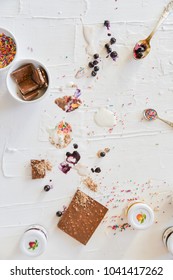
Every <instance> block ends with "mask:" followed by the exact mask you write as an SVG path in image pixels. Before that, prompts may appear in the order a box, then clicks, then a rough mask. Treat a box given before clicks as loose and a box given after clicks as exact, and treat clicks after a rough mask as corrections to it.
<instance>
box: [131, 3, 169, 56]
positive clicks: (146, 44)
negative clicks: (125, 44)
mask: <svg viewBox="0 0 173 280" xmlns="http://www.w3.org/2000/svg"><path fill="white" fill-rule="evenodd" d="M172 11H173V1H171V2H169V3H168V5H167V6H166V7H165V9H164V11H163V13H162V15H161V17H160V19H159V21H158V23H157V24H156V26H155V28H154V29H153V31H152V32H151V33H150V35H149V36H148V37H147V38H146V39H144V40H140V41H139V42H138V43H136V45H135V47H134V49H133V57H134V58H135V59H142V58H144V57H146V56H147V55H148V54H149V52H150V50H151V46H150V40H151V38H152V37H153V35H154V34H155V33H156V31H157V30H158V28H159V27H160V25H161V24H162V23H163V22H164V20H165V19H166V18H167V17H168V15H169V14H170V12H172Z"/></svg>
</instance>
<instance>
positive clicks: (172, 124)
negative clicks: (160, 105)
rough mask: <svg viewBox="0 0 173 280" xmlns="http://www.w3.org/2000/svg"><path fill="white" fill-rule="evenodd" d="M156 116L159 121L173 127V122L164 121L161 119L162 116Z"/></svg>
mask: <svg viewBox="0 0 173 280" xmlns="http://www.w3.org/2000/svg"><path fill="white" fill-rule="evenodd" d="M157 118H158V119H159V120H160V121H162V122H164V123H166V124H168V125H169V126H171V127H173V122H170V121H166V120H164V119H162V118H160V117H157Z"/></svg>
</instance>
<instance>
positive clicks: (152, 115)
mask: <svg viewBox="0 0 173 280" xmlns="http://www.w3.org/2000/svg"><path fill="white" fill-rule="evenodd" d="M144 118H145V119H146V120H147V121H153V120H156V119H159V120H160V121H162V122H164V123H166V124H168V125H169V126H171V127H173V122H170V121H167V120H164V119H162V118H160V117H159V116H158V114H157V111H156V110H154V109H146V110H144Z"/></svg>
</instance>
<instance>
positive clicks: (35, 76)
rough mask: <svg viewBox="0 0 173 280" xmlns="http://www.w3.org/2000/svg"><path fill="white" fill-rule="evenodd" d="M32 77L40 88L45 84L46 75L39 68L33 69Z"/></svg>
mask: <svg viewBox="0 0 173 280" xmlns="http://www.w3.org/2000/svg"><path fill="white" fill-rule="evenodd" d="M32 79H33V81H34V82H35V83H36V84H37V85H39V87H40V88H41V87H43V86H44V84H45V80H44V77H43V75H42V73H41V70H40V69H39V68H36V69H33V74H32Z"/></svg>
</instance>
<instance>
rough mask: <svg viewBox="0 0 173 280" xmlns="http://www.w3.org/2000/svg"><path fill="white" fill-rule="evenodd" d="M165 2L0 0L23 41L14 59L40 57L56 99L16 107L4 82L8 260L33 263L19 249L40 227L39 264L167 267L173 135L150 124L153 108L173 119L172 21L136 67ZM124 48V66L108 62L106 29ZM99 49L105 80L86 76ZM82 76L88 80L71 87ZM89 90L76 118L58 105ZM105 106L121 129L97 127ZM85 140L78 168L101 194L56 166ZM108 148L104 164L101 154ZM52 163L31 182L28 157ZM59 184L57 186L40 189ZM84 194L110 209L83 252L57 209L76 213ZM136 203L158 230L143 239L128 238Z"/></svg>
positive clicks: (0, 198)
mask: <svg viewBox="0 0 173 280" xmlns="http://www.w3.org/2000/svg"><path fill="white" fill-rule="evenodd" d="M167 2H168V1H166V0H157V1H156V0H145V1H144V0H131V1H128V0H124V1H120V0H117V1H114V0H109V1H105V0H95V1H92V0H65V1H60V0H44V1H40V0H37V1H35V0H8V1H6V0H1V8H0V17H1V23H0V24H1V26H2V27H4V28H6V29H8V30H10V31H11V32H13V33H14V34H15V36H16V38H17V42H18V44H19V51H18V59H21V58H35V59H37V60H39V61H41V62H43V63H44V64H45V65H46V66H47V67H48V69H49V70H50V74H51V85H50V86H51V89H50V95H49V97H48V98H46V99H45V100H44V101H43V102H40V103H39V102H38V103H36V104H29V105H28V104H20V103H18V102H16V101H15V100H13V99H12V97H11V96H10V95H9V93H8V91H7V89H6V86H5V74H1V73H0V154H1V171H0V178H1V182H0V240H1V242H0V243H1V250H0V258H1V259H26V258H27V257H26V256H24V255H22V253H21V252H20V249H19V241H20V239H21V237H22V234H23V232H24V231H25V230H26V229H27V227H28V226H30V225H32V224H40V225H42V226H44V227H45V228H46V229H47V231H48V235H49V240H48V247H47V250H46V252H45V253H44V254H43V255H41V256H40V257H39V259H171V258H172V257H171V256H170V255H169V254H168V253H167V250H166V249H165V248H164V245H163V243H162V234H163V232H164V230H165V229H166V228H167V227H168V226H172V225H173V214H172V213H173V205H172V204H171V202H172V198H171V192H172V190H173V188H172V183H173V172H172V160H173V145H172V143H173V142H172V140H173V131H172V128H171V127H169V126H168V125H166V124H164V123H162V122H161V121H159V120H156V121H153V122H147V121H145V120H144V119H143V118H142V112H143V110H144V109H146V108H154V109H156V110H157V111H158V114H159V116H160V117H163V118H165V119H167V120H172V121H173V105H172V102H173V76H172V73H173V39H172V38H173V14H171V15H170V16H169V18H168V19H167V20H166V21H165V22H164V24H163V25H162V27H161V28H160V29H159V30H158V32H157V33H156V35H155V36H154V38H153V40H152V42H151V45H152V49H151V53H150V54H149V55H148V57H146V58H145V59H143V60H141V61H136V60H134V59H133V57H132V50H133V47H134V45H135V43H136V42H137V41H138V40H139V39H143V38H146V37H147V35H149V33H150V32H151V30H152V28H153V27H154V26H155V24H156V22H157V20H158V19H159V16H160V15H161V12H162V11H163V8H164V6H165V5H166V4H167ZM105 20H110V22H111V29H110V32H111V34H112V36H113V37H115V38H116V39H117V43H116V44H115V45H114V46H113V48H114V49H115V50H116V51H117V52H118V54H119V58H118V60H117V61H116V62H114V61H112V60H111V59H110V58H106V52H105V50H104V45H105V43H107V42H108V41H109V38H110V37H108V36H107V30H106V28H105V27H104V26H103V22H104V21H105ZM92 52H98V53H100V55H101V63H100V64H99V65H100V68H101V69H100V71H99V73H98V75H97V78H94V77H91V76H90V72H91V71H90V70H88V69H87V65H88V62H89V61H90V60H91V59H92V57H91V54H93V53H92ZM80 67H83V68H85V69H86V74H85V75H84V76H83V77H81V78H80V79H76V78H75V74H76V72H77V71H78V70H79V69H80ZM70 82H73V83H75V84H76V85H77V86H78V88H79V89H81V92H82V95H81V99H82V102H83V104H82V106H81V107H80V108H79V109H78V110H76V111H74V112H71V113H65V112H63V111H62V110H61V109H60V108H59V107H58V106H57V105H56V104H55V103H54V100H55V99H56V98H57V97H62V96H64V95H73V94H74V88H72V87H69V83H70ZM100 107H107V108H108V109H109V110H111V111H112V112H114V113H115V115H116V118H117V125H116V126H115V127H114V128H113V130H109V128H102V127H99V126H97V125H96V123H95V122H94V113H95V112H96V111H97V110H98V109H99V108H100ZM62 119H64V120H66V121H67V122H69V123H70V124H71V125H72V129H73V134H72V136H73V141H72V142H71V144H70V145H69V146H68V147H67V148H65V149H61V150H59V149H56V148H55V147H54V146H53V145H51V144H50V142H49V140H48V134H47V128H48V127H54V126H55V125H56V124H57V123H58V122H60V121H61V120H62ZM74 143H77V144H78V146H79V149H78V151H79V152H80V154H81V160H80V162H81V164H84V165H87V166H88V167H89V169H91V168H95V167H100V168H101V173H99V174H96V173H93V174H92V172H91V176H92V178H93V180H94V181H95V182H97V183H98V184H99V190H98V191H97V192H96V193H94V192H92V191H90V190H88V189H87V187H86V186H85V185H84V184H83V183H82V180H83V177H81V176H79V174H78V173H77V172H76V171H75V170H71V171H70V172H69V173H68V174H66V175H65V174H63V173H62V172H61V171H60V170H59V164H60V163H61V162H62V161H63V160H64V159H65V154H66V152H67V151H69V152H72V151H73V144H74ZM106 147H108V148H110V152H109V153H108V154H106V156H105V157H104V158H102V159H99V158H98V157H97V155H96V154H97V152H98V150H99V149H104V148H106ZM33 158H35V159H42V158H46V159H49V160H50V161H51V162H52V163H53V170H52V172H49V173H48V175H47V176H46V178H44V179H43V180H32V179H31V176H30V167H29V165H30V160H31V159H33ZM49 180H52V185H53V189H52V190H50V191H49V192H44V191H43V187H44V185H46V184H49ZM77 188H80V189H81V190H82V191H84V192H86V193H87V194H89V195H90V196H92V197H93V198H95V199H96V200H97V201H99V202H101V203H102V204H104V205H106V206H107V207H108V209H109V211H108V213H107V214H106V217H105V219H104V221H103V222H102V223H101V225H100V226H99V227H98V229H97V230H96V232H95V233H94V235H93V236H92V238H91V239H90V241H89V242H88V244H87V245H86V246H84V245H82V244H80V243H78V242H77V241H76V240H74V239H72V238H71V237H69V236H68V235H66V234H65V233H63V232H62V231H60V230H59V229H58V228H57V223H58V221H59V218H58V217H56V212H57V211H58V210H62V209H63V206H68V204H69V202H70V200H71V198H72V196H73V195H74V193H75V191H76V189H77ZM132 199H140V200H142V201H145V202H146V203H147V204H149V205H150V206H151V207H152V208H153V210H154V213H155V222H154V225H153V226H152V227H151V228H150V229H147V230H145V231H140V230H133V229H131V228H125V229H124V230H123V229H122V225H123V224H124V223H126V222H127V218H126V217H125V214H124V210H125V208H126V207H127V205H128V202H129V200H132Z"/></svg>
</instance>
